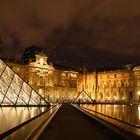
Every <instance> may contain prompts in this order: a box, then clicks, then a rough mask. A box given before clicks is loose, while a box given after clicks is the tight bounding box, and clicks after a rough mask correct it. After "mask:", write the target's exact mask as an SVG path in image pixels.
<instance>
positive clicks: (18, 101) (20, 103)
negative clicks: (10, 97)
mask: <svg viewBox="0 0 140 140" xmlns="http://www.w3.org/2000/svg"><path fill="white" fill-rule="evenodd" d="M16 105H27V104H26V103H25V102H24V101H23V100H22V99H20V98H18V100H17V102H16Z"/></svg>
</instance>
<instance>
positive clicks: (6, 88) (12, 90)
mask: <svg viewBox="0 0 140 140" xmlns="http://www.w3.org/2000/svg"><path fill="white" fill-rule="evenodd" d="M0 105H2V106H4V105H6V106H7V105H8V106H16V105H18V106H22V105H26V106H29V105H36V106H38V105H49V103H48V102H47V101H46V100H45V99H44V98H43V97H41V95H39V94H38V93H37V92H35V91H34V90H33V89H32V88H31V87H30V86H29V85H28V84H27V83H26V82H25V81H23V80H22V79H21V78H20V77H19V76H18V75H17V74H16V73H15V72H14V71H13V70H12V69H11V68H10V67H9V66H7V65H6V64H5V63H4V62H3V61H2V60H0Z"/></svg>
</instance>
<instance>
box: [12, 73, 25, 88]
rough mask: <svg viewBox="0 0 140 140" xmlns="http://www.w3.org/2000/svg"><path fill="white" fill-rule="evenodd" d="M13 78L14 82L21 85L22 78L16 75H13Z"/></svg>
mask: <svg viewBox="0 0 140 140" xmlns="http://www.w3.org/2000/svg"><path fill="white" fill-rule="evenodd" d="M13 80H14V81H15V83H17V84H18V85H19V86H21V85H22V83H23V80H22V79H21V78H20V77H19V76H18V75H15V76H14V79H13Z"/></svg>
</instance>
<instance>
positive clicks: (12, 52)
mask: <svg viewBox="0 0 140 140" xmlns="http://www.w3.org/2000/svg"><path fill="white" fill-rule="evenodd" d="M33 44H34V45H37V46H40V47H42V48H44V49H46V50H47V55H48V57H49V59H50V61H52V62H55V63H61V64H69V65H73V66H80V67H81V66H82V65H83V64H87V65H88V66H90V67H93V68H94V67H104V66H117V65H121V64H129V63H137V62H139V60H140V55H139V54H140V0H0V57H11V58H13V57H16V58H18V59H19V58H20V57H21V56H22V54H23V52H24V49H25V48H26V47H28V46H30V45H33Z"/></svg>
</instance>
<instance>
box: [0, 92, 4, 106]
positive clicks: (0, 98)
mask: <svg viewBox="0 0 140 140" xmlns="http://www.w3.org/2000/svg"><path fill="white" fill-rule="evenodd" d="M3 98H4V94H3V93H2V92H1V91H0V104H1V103H2V101H3Z"/></svg>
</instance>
